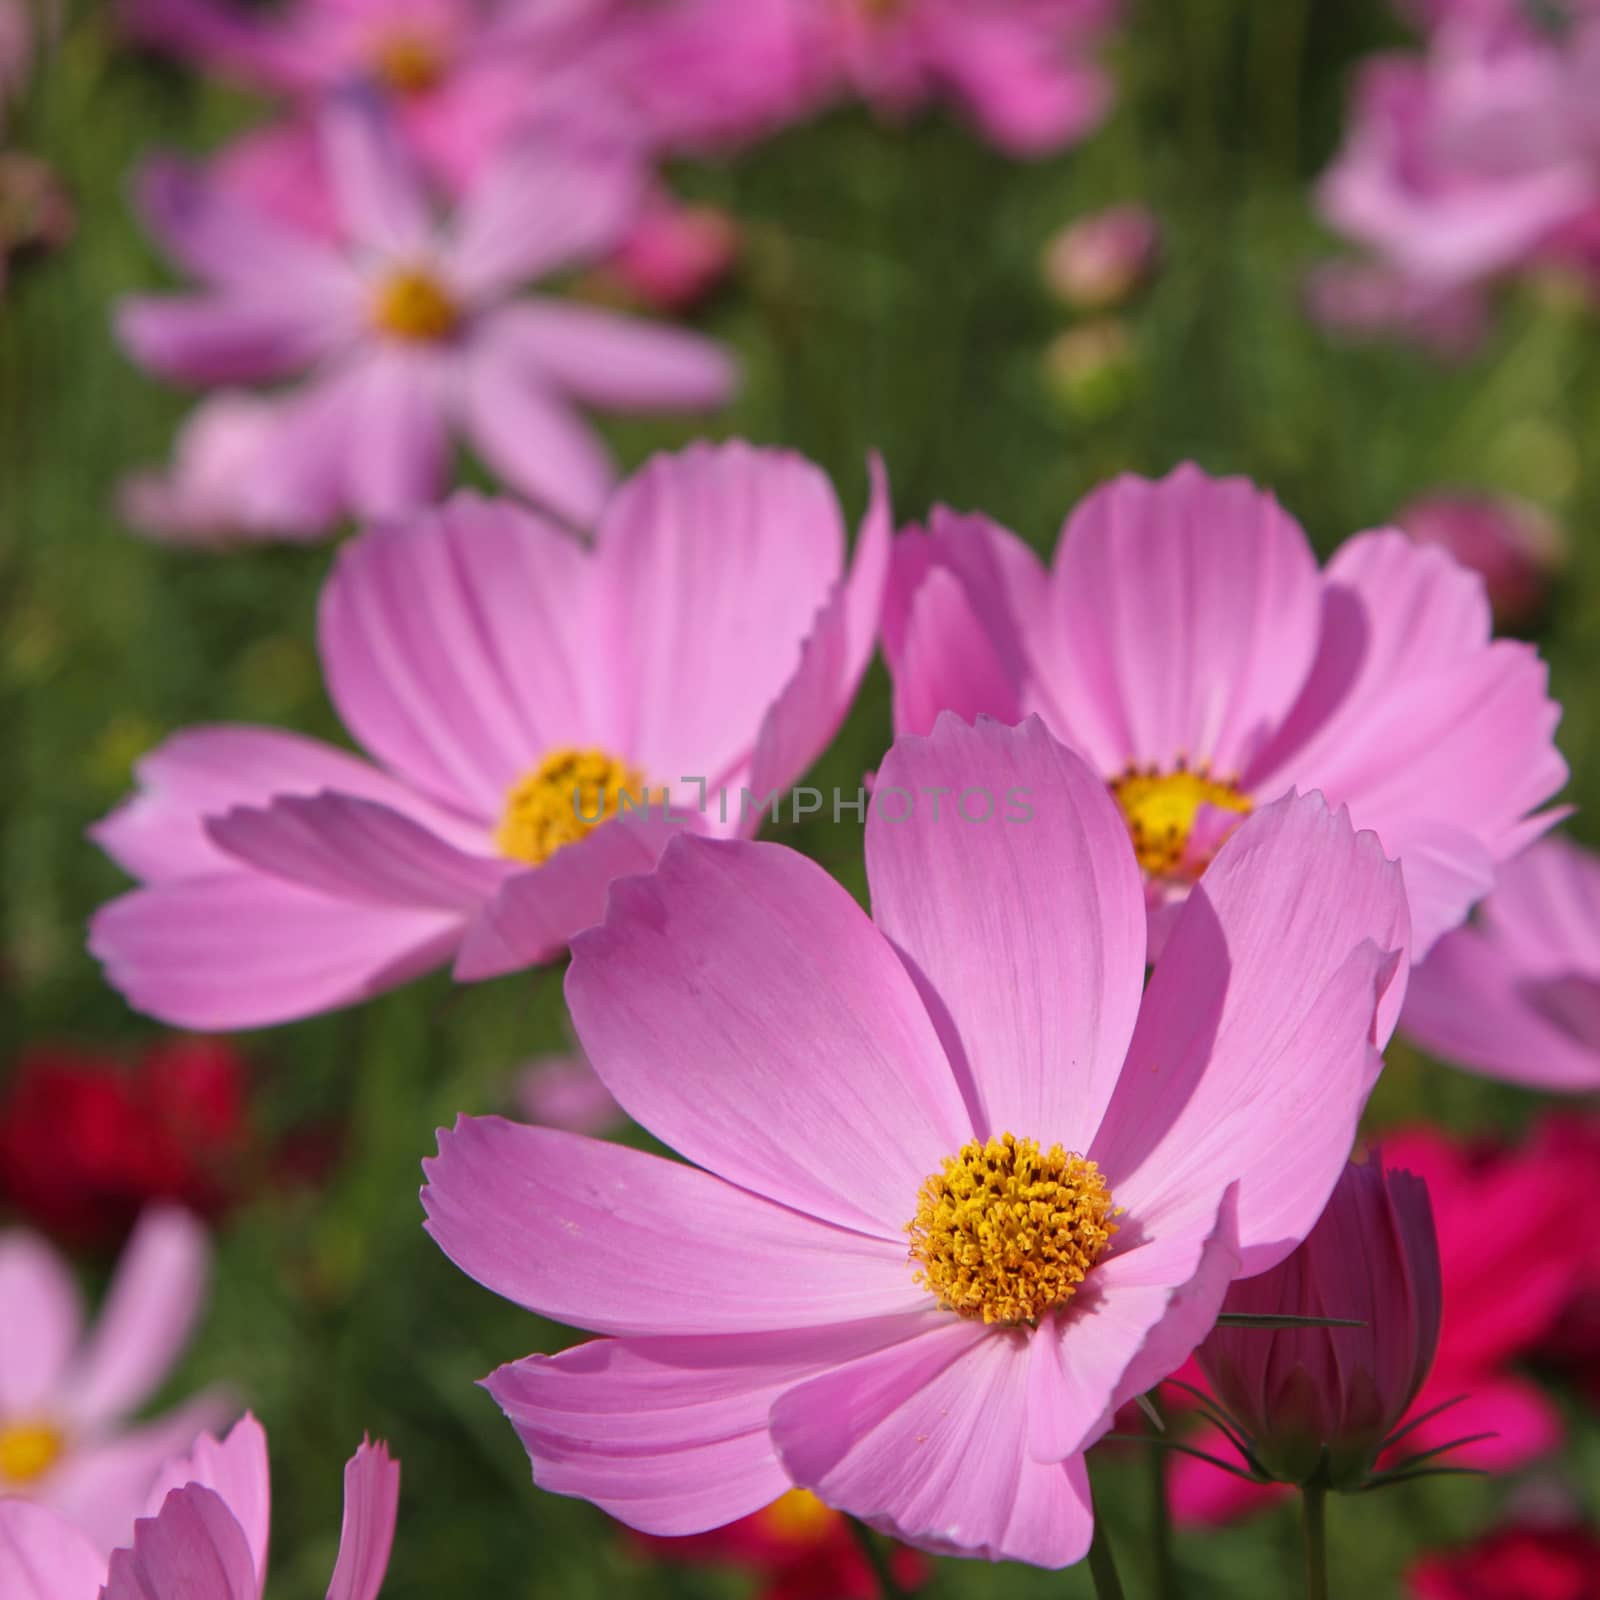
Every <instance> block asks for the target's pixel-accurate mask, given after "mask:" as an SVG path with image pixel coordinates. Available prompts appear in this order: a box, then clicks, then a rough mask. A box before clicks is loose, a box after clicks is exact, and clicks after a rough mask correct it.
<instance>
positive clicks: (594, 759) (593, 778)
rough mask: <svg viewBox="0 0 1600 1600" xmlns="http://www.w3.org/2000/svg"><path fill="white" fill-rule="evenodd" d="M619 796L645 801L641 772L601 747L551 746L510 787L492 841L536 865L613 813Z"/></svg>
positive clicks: (637, 804)
mask: <svg viewBox="0 0 1600 1600" xmlns="http://www.w3.org/2000/svg"><path fill="white" fill-rule="evenodd" d="M656 798H657V799H662V798H664V796H663V795H658V796H656ZM624 799H626V803H627V805H628V806H629V807H631V808H635V809H642V808H643V807H644V806H646V805H647V804H649V803H650V801H651V795H650V791H649V790H648V789H646V788H645V785H644V774H643V773H642V772H640V771H638V770H637V769H636V768H634V767H630V766H628V765H627V764H626V763H625V762H622V761H618V760H617V758H616V757H615V756H608V755H607V754H606V753H605V751H604V750H552V751H551V752H550V754H549V755H547V756H546V757H545V758H544V760H543V761H541V762H540V763H539V765H538V766H537V767H535V768H534V769H533V771H532V772H530V773H529V774H528V775H527V776H526V777H525V778H521V779H519V780H518V781H517V782H516V783H515V784H514V785H513V786H512V789H511V792H510V794H508V795H507V796H506V809H505V814H504V815H503V816H502V817H501V819H500V826H499V827H498V828H496V829H495V835H494V842H495V845H496V846H497V847H498V849H499V851H500V853H501V854H502V855H506V856H511V857H512V858H513V859H514V860H517V861H526V862H527V863H528V864H529V865H530V866H535V867H536V866H538V865H539V864H540V863H541V862H543V861H548V860H549V859H550V857H551V856H553V855H554V854H555V853H556V851H557V850H559V849H560V848H561V847H562V846H563V845H568V844H576V843H577V842H578V840H580V839H583V838H587V837H588V835H589V834H591V833H593V832H594V830H595V829H596V828H598V827H599V826H600V824H601V823H602V822H605V821H606V820H607V819H608V818H610V817H614V816H616V814H617V812H618V811H619V810H621V809H622V806H623V803H624Z"/></svg>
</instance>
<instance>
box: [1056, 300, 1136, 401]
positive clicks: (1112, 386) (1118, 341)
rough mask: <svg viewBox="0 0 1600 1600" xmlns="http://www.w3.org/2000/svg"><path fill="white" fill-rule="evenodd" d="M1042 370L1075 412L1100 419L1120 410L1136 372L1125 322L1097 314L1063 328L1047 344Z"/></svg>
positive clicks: (1058, 396)
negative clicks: (1097, 315)
mask: <svg viewBox="0 0 1600 1600" xmlns="http://www.w3.org/2000/svg"><path fill="white" fill-rule="evenodd" d="M1044 375H1045V381H1046V383H1047V384H1048V386H1049V388H1050V391H1051V393H1052V394H1053V395H1054V396H1055V397H1056V399H1057V400H1059V401H1060V402H1061V404H1062V405H1063V406H1065V407H1066V409H1067V410H1068V411H1069V412H1070V413H1071V414H1072V415H1073V416H1075V417H1077V418H1079V419H1081V420H1082V421H1085V422H1101V421H1104V420H1105V418H1107V417H1108V416H1111V415H1112V414H1113V413H1115V412H1117V411H1119V410H1121V408H1122V407H1123V405H1124V404H1125V403H1126V402H1127V399H1128V396H1129V395H1130V393H1131V392H1132V390H1133V386H1134V384H1135V383H1136V382H1137V380H1138V376H1139V366H1138V359H1137V355H1136V353H1135V349H1134V342H1133V338H1132V335H1131V334H1130V333H1129V332H1128V325H1127V324H1126V323H1125V322H1123V321H1122V320H1121V319H1120V318H1118V317H1096V318H1094V319H1093V320H1092V321H1090V322H1080V323H1079V324H1078V325H1077V326H1076V327H1074V328H1067V329H1065V330H1063V331H1062V332H1061V333H1058V334H1057V335H1056V336H1055V338H1053V339H1052V340H1051V341H1050V343H1049V344H1048V345H1047V346H1046V347H1045V352H1044Z"/></svg>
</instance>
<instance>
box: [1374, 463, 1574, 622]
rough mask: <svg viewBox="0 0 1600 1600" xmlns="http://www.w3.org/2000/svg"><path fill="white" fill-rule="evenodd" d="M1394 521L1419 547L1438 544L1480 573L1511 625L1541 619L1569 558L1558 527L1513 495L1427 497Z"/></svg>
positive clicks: (1498, 613)
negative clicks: (1554, 582)
mask: <svg viewBox="0 0 1600 1600" xmlns="http://www.w3.org/2000/svg"><path fill="white" fill-rule="evenodd" d="M1395 520H1396V521H1397V522H1398V523H1399V524H1400V526H1401V527H1402V528H1404V529H1405V530H1406V532H1407V533H1409V534H1410V535H1411V537H1412V538H1413V539H1415V540H1416V541H1417V543H1418V544H1436V545H1438V546H1439V547H1440V548H1441V549H1444V550H1448V551H1449V552H1450V554H1451V555H1453V556H1454V557H1455V558H1456V560H1457V561H1459V562H1460V563H1461V564H1462V566H1464V567H1471V568H1472V570H1473V571H1474V572H1476V573H1478V575H1479V576H1480V577H1482V579H1483V583H1484V587H1485V588H1486V589H1487V590H1488V592H1489V604H1490V605H1491V606H1492V607H1493V608H1494V614H1495V620H1496V621H1497V622H1499V623H1501V624H1502V625H1504V626H1506V627H1520V626H1522V625H1523V624H1525V623H1528V622H1531V621H1533V620H1534V619H1535V618H1537V617H1538V615H1539V613H1540V611H1541V610H1542V609H1543V607H1544V603H1545V599H1546V596H1547V595H1548V593H1549V589H1550V579H1551V577H1552V575H1553V574H1554V573H1555V572H1556V571H1557V570H1558V569H1559V568H1560V566H1561V564H1562V562H1563V561H1564V560H1565V558H1566V542H1565V540H1564V539H1563V537H1562V534H1561V530H1560V529H1559V528H1558V527H1557V526H1556V524H1555V523H1554V522H1552V521H1551V520H1550V518H1549V517H1547V516H1546V515H1545V514H1544V513H1543V512H1542V511H1541V510H1539V508H1538V507H1537V506H1533V505H1530V504H1529V503H1528V502H1527V501H1526V500H1518V499H1515V498H1514V497H1512V496H1510V495H1486V494H1430V495H1425V496H1423V497H1422V498H1421V499H1420V500H1414V501H1412V503H1411V504H1410V505H1409V506H1407V507H1406V508H1405V510H1404V511H1402V512H1401V513H1400V514H1399V516H1398V517H1397V518H1396V519H1395Z"/></svg>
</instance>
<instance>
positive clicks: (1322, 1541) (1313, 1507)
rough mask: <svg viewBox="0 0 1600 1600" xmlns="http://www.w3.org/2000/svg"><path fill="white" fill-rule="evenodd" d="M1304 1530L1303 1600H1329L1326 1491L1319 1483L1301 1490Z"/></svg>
mask: <svg viewBox="0 0 1600 1600" xmlns="http://www.w3.org/2000/svg"><path fill="white" fill-rule="evenodd" d="M1301 1500H1302V1509H1303V1510H1304V1513H1305V1530H1306V1600H1328V1491H1327V1490H1326V1489H1324V1488H1323V1487H1322V1486H1321V1485H1320V1484H1308V1485H1307V1486H1306V1487H1305V1488H1304V1489H1302V1490H1301Z"/></svg>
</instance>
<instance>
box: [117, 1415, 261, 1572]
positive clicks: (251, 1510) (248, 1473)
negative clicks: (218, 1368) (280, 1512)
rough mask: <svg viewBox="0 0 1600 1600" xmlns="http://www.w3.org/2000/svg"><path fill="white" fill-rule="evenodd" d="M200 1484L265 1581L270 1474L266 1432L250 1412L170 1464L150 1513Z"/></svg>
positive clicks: (199, 1441)
mask: <svg viewBox="0 0 1600 1600" xmlns="http://www.w3.org/2000/svg"><path fill="white" fill-rule="evenodd" d="M190 1483H198V1484H200V1485H202V1486H203V1487H204V1488H207V1489H213V1490H215V1491H216V1493H217V1494H218V1495H219V1496H220V1497H221V1499H222V1502H223V1504H224V1505H226V1506H227V1508H228V1510H229V1511H231V1512H232V1513H233V1517H234V1520H235V1521H236V1522H237V1523H238V1524H239V1527H240V1529H241V1530H242V1531H243V1533H244V1536H245V1542H246V1544H248V1545H249V1547H250V1560H251V1563H252V1565H253V1566H254V1567H255V1571H256V1578H257V1581H258V1582H259V1583H260V1584H262V1585H263V1586H265V1584H266V1580H267V1547H268V1543H269V1540H270V1536H271V1532H272V1474H271V1469H270V1465H269V1462H268V1459H267V1434H266V1430H265V1429H264V1428H263V1427H262V1426H261V1424H260V1423H259V1422H257V1421H256V1419H255V1418H254V1417H253V1416H251V1415H250V1414H249V1413H248V1412H246V1413H245V1415H244V1416H242V1417H241V1418H240V1419H239V1420H238V1421H237V1422H236V1423H234V1425H233V1426H232V1427H231V1428H230V1429H229V1430H228V1434H227V1437H226V1438H225V1439H223V1440H221V1441H220V1442H219V1441H218V1440H217V1439H215V1438H213V1437H212V1435H211V1434H209V1433H206V1434H202V1435H201V1436H200V1437H199V1438H198V1439H196V1440H195V1442H194V1449H193V1450H192V1451H191V1452H190V1453H189V1454H188V1455H187V1456H183V1457H179V1458H178V1459H176V1460H172V1461H169V1462H168V1463H167V1464H166V1466H164V1467H163V1468H162V1470H161V1475H160V1477H158V1478H157V1479H156V1483H155V1487H154V1488H153V1489H152V1490H151V1493H150V1510H149V1513H148V1514H149V1515H151V1516H155V1515H157V1514H158V1513H159V1512H160V1510H161V1507H162V1506H163V1505H164V1504H165V1503H166V1498H167V1496H168V1495H169V1494H171V1493H172V1491H173V1490H174V1489H181V1488H183V1487H184V1485H185V1484H190Z"/></svg>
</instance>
